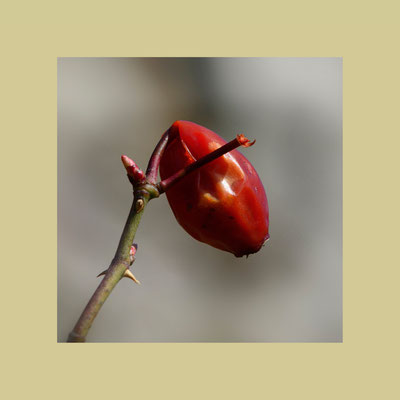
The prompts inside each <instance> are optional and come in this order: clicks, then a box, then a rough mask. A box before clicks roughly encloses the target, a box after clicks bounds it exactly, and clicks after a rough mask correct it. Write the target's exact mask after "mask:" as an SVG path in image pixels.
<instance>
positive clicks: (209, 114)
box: [58, 58, 342, 342]
mask: <svg viewBox="0 0 400 400" xmlns="http://www.w3.org/2000/svg"><path fill="white" fill-rule="evenodd" d="M178 119H184V120H189V121H193V122H196V123H198V124H200V125H204V126H206V127H207V128H209V129H211V130H214V131H215V132H217V133H218V134H220V135H221V136H222V137H224V138H225V139H226V140H230V139H231V138H233V137H234V136H235V135H236V134H237V133H244V134H246V136H247V137H248V138H250V139H253V138H254V139H256V140H257V143H256V145H255V146H253V147H251V148H249V149H244V150H243V153H244V154H245V155H246V157H247V158H248V159H249V160H250V162H251V163H252V164H253V165H254V167H255V168H256V170H257V171H258V174H259V175H260V178H261V179H262V181H263V183H264V186H265V189H266V193H267V196H268V201H269V206H270V234H271V239H270V241H268V242H267V244H266V246H265V247H264V248H262V250H261V251H260V252H259V253H257V254H254V255H251V256H250V257H249V258H248V259H246V258H235V257H234V256H233V255H232V254H229V253H225V252H222V251H220V250H217V249H214V248H212V247H210V246H207V245H205V244H202V243H200V242H197V241H195V240H194V239H193V238H192V237H190V236H189V235H188V234H187V233H186V232H185V231H184V230H183V229H182V228H181V227H180V226H179V225H178V223H177V222H176V221H175V218H174V216H173V214H172V211H171V210H170V209H169V205H168V202H167V199H166V197H165V196H162V197H161V198H159V199H156V200H153V201H152V202H151V203H150V204H149V206H148V207H147V209H146V211H145V214H144V216H143V218H142V222H141V224H140V226H139V230H138V232H137V235H136V239H135V242H137V243H138V244H139V249H138V253H137V259H136V261H135V263H134V264H133V266H132V271H133V273H134V274H135V276H136V277H137V278H138V279H139V280H140V281H141V282H142V285H140V286H139V285H135V284H134V283H133V282H132V281H130V280H128V279H123V280H122V281H121V282H120V283H119V284H118V285H117V287H116V289H115V290H114V291H113V293H112V294H111V296H110V297H109V299H108V300H107V302H106V303H105V304H104V306H103V308H102V310H101V311H100V313H99V315H98V317H97V318H96V320H95V322H94V324H93V326H92V329H91V331H90V332H89V335H88V341H93V342H340V341H341V340H342V59H340V58H170V59H169V58H121V59H119V58H110V59H105V58H60V59H59V61H58V341H65V340H66V338H67V336H68V333H69V331H70V330H71V329H72V327H73V326H74V324H75V322H76V321H77V319H78V317H79V315H80V313H81V312H82V310H83V308H84V306H85V305H86V303H87V301H88V300H89V298H90V296H91V295H92V293H93V292H94V290H95V289H96V287H97V285H98V284H99V282H100V278H98V279H96V275H97V274H98V273H99V272H101V271H102V270H104V269H105V268H107V267H108V265H109V263H110V261H111V260H112V258H113V256H114V253H115V250H116V247H117V244H118V241H119V238H120V235H121V232H122V228H123V226H124V223H125V219H126V217H127V215H128V212H129V208H130V205H131V198H132V195H131V186H130V184H129V182H128V180H127V178H126V175H125V170H124V168H123V166H122V164H121V161H120V156H121V154H127V155H128V156H130V157H131V158H132V159H134V160H135V162H136V163H137V164H138V165H139V166H141V167H142V168H144V169H145V168H146V165H147V161H148V158H149V156H150V154H151V152H152V150H153V148H154V146H155V145H156V143H157V142H158V140H159V138H160V136H161V134H162V133H163V132H164V131H165V130H166V129H167V128H168V127H169V126H170V125H171V124H172V123H173V122H174V121H175V120H178Z"/></svg>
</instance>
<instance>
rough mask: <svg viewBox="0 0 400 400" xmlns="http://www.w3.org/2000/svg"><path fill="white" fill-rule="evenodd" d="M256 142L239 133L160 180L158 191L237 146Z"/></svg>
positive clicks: (165, 189)
mask: <svg viewBox="0 0 400 400" xmlns="http://www.w3.org/2000/svg"><path fill="white" fill-rule="evenodd" d="M254 143H255V141H254V142H250V141H249V140H248V139H247V138H246V137H245V136H244V135H237V136H236V138H235V139H233V140H231V141H230V142H228V143H226V144H224V145H223V146H221V147H219V148H218V149H216V150H214V151H212V152H211V153H208V154H207V155H205V156H204V157H201V158H199V159H198V160H196V161H194V162H193V163H191V164H189V165H187V166H186V167H184V168H182V169H181V170H179V171H177V172H175V173H174V174H173V175H171V176H170V177H168V178H167V179H164V180H163V181H161V182H159V183H158V184H157V185H156V186H157V189H158V192H159V193H160V194H161V193H164V192H165V191H167V190H168V189H169V188H170V187H171V186H172V185H175V184H176V183H177V182H179V181H180V180H181V179H182V178H184V177H185V176H186V175H188V174H190V173H191V172H193V171H195V170H197V169H199V168H200V167H202V166H203V165H205V164H208V163H210V162H211V161H214V160H216V159H217V158H218V157H221V156H223V155H224V154H226V153H228V152H230V151H232V150H234V149H236V148H237V147H240V146H244V147H250V146H252V145H253V144H254Z"/></svg>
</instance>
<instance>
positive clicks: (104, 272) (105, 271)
mask: <svg viewBox="0 0 400 400" xmlns="http://www.w3.org/2000/svg"><path fill="white" fill-rule="evenodd" d="M107 271H108V268H107V269H106V270H104V271H103V272H100V273H99V274H98V275H97V276H96V278H98V277H99V276H102V275H105V274H106V273H107Z"/></svg>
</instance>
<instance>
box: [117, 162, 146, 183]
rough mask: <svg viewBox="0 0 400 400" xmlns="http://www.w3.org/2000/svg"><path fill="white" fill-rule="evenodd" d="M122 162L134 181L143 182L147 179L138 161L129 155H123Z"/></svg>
mask: <svg viewBox="0 0 400 400" xmlns="http://www.w3.org/2000/svg"><path fill="white" fill-rule="evenodd" d="M121 161H122V164H124V167H125V169H126V172H127V173H128V176H130V177H131V178H132V179H133V181H134V182H143V181H144V180H145V179H146V175H145V173H144V172H143V171H142V170H141V169H140V168H139V167H138V166H137V165H136V163H135V162H134V161H133V160H132V159H130V158H129V157H128V156H125V155H122V156H121Z"/></svg>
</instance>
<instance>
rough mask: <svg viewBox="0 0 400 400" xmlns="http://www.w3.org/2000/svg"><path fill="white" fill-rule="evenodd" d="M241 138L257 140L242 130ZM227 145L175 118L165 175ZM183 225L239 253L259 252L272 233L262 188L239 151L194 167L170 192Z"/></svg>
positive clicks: (197, 235) (163, 161)
mask: <svg viewBox="0 0 400 400" xmlns="http://www.w3.org/2000/svg"><path fill="white" fill-rule="evenodd" d="M237 141H238V142H239V143H240V144H241V145H242V146H245V147H249V146H251V145H253V144H254V142H250V141H249V140H248V139H247V138H246V137H245V136H244V135H238V136H237ZM225 144H226V141H225V140H224V139H222V138H221V137H220V136H218V135H217V134H216V133H214V132H212V131H210V130H209V129H207V128H204V127H202V126H200V125H197V124H194V123H193V122H188V121H176V122H175V123H174V124H173V125H172V126H171V127H170V128H169V134H168V143H167V146H166V148H165V150H164V153H163V155H162V157H161V162H160V175H161V179H162V180H164V179H166V178H168V177H169V176H171V175H173V174H174V173H176V172H177V171H179V170H181V169H182V168H185V167H186V166H188V165H190V164H191V163H193V162H194V161H196V160H198V159H199V158H201V157H204V156H205V155H207V154H209V153H210V152H212V151H214V150H216V149H217V148H219V147H221V146H223V145H225ZM166 195H167V198H168V202H169V204H170V206H171V208H172V211H173V213H174V215H175V217H176V219H177V220H178V222H179V224H180V225H181V226H182V227H183V228H184V229H185V230H186V231H187V232H188V233H189V234H190V235H191V236H193V237H194V238H195V239H197V240H199V241H201V242H204V243H207V244H209V245H211V246H213V247H216V248H218V249H221V250H225V251H229V252H231V253H233V254H234V255H235V256H237V257H241V256H243V255H248V254H251V253H256V252H257V251H258V250H260V248H261V246H262V245H263V243H264V242H265V241H266V240H267V239H268V238H269V233H268V226H269V211H268V202H267V197H266V195H265V190H264V187H263V185H262V183H261V181H260V178H259V177H258V175H257V172H256V171H255V169H254V168H253V166H252V165H251V164H250V162H249V161H248V160H247V159H246V158H245V157H244V156H243V155H242V154H241V153H240V152H238V151H237V150H232V151H230V152H229V153H227V154H224V155H223V156H221V157H219V158H217V159H216V160H214V161H212V162H210V163H208V164H206V165H203V166H202V167H200V168H199V169H196V170H194V171H193V172H191V173H190V174H189V175H187V176H184V177H183V178H182V179H181V180H180V181H179V182H177V183H176V184H175V185H174V186H172V187H171V188H169V189H168V190H167V191H166Z"/></svg>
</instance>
